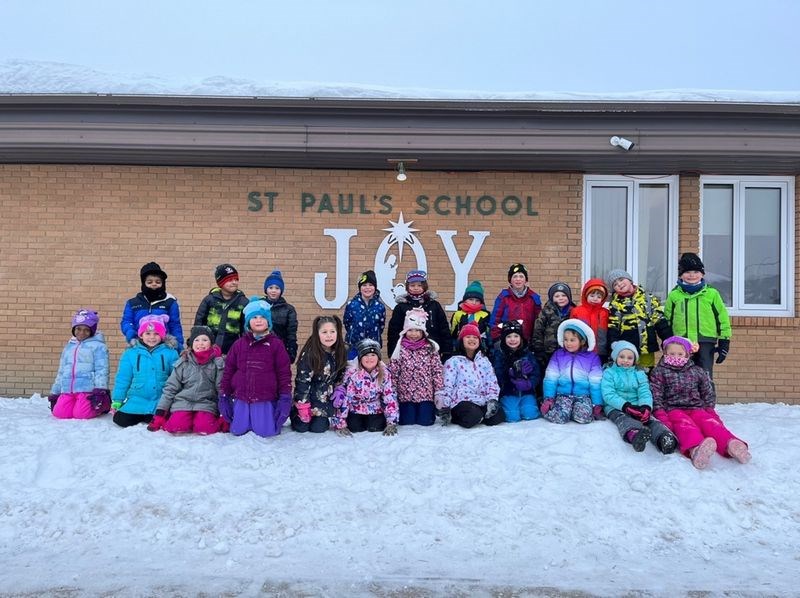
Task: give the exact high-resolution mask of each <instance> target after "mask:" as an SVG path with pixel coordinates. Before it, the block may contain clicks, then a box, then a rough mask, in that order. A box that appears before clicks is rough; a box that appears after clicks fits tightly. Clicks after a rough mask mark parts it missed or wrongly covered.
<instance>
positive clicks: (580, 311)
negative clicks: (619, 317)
mask: <svg viewBox="0 0 800 598" xmlns="http://www.w3.org/2000/svg"><path fill="white" fill-rule="evenodd" d="M606 299H608V288H607V287H606V283H604V282H603V280H602V279H600V278H590V279H589V280H587V281H586V284H584V285H583V289H581V304H580V305H578V306H577V307H574V308H572V312H571V313H570V317H571V318H577V319H579V320H581V321H582V322H586V323H587V324H588V325H589V328H591V329H592V332H594V339H595V343H594V352H595V353H597V354H598V355H599V356H600V361H601V362H605V361H606V359H607V357H608V351H609V349H608V341H607V336H608V309H606V308H605V307H603V303H604V302H605V300H606Z"/></svg>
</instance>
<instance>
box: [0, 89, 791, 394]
mask: <svg viewBox="0 0 800 598" xmlns="http://www.w3.org/2000/svg"><path fill="white" fill-rule="evenodd" d="M401 163H402V164H401ZM400 171H403V172H402V174H404V175H405V180H398V176H397V175H398V174H401V173H400ZM798 174H800V105H798V104H773V103H769V104H767V103H729V102H632V101H625V102H619V101H614V102H611V101H608V102H606V101H584V102H567V101H554V102H538V101H537V102H526V101H430V100H424V101H423V100H362V99H358V100H345V99H319V98H305V99H284V98H208V97H169V96H158V97H153V96H130V97H127V96H110V95H98V96H91V95H75V96H69V95H4V96H0V206H2V220H0V226H1V227H2V233H3V234H2V240H1V241H0V276H2V280H3V288H4V303H5V306H4V308H3V310H2V311H0V396H29V395H30V394H32V393H35V392H43V393H44V392H47V391H49V388H50V385H51V383H52V380H53V377H54V375H55V371H56V367H57V363H58V357H59V354H60V351H61V348H62V347H63V345H64V343H65V342H66V340H67V339H68V337H69V334H70V317H71V315H72V313H73V312H74V311H75V309H76V308H78V307H82V306H86V307H91V308H94V309H97V310H98V311H99V313H100V330H102V331H103V332H104V334H105V336H106V338H107V341H108V344H109V349H110V352H111V362H112V364H116V362H117V361H118V358H119V355H120V353H121V352H122V350H123V348H124V339H123V337H122V335H121V334H120V332H119V319H120V315H121V312H122V307H123V305H124V302H125V301H126V300H127V299H128V298H130V297H132V296H133V295H134V294H135V293H136V292H138V291H139V287H140V281H139V268H140V267H141V266H142V264H144V263H146V262H149V261H156V262H158V263H159V264H160V265H161V266H162V268H163V269H164V270H166V272H167V273H168V275H169V278H168V280H167V290H168V291H169V292H171V293H172V294H174V295H175V296H176V297H177V298H178V300H179V302H180V306H181V311H182V318H183V324H184V330H185V331H186V332H187V333H188V328H189V327H190V326H191V324H192V321H193V317H194V313H195V310H196V309H197V306H198V304H199V303H200V301H201V299H202V298H203V297H204V295H205V294H206V293H207V292H208V290H209V289H210V288H212V287H213V286H214V279H213V272H214V268H215V266H216V265H217V264H220V263H223V262H229V263H232V264H233V265H235V266H236V268H237V269H238V270H239V273H240V277H241V288H242V289H243V290H244V291H245V292H246V293H247V294H248V295H253V294H261V293H262V290H263V286H262V285H263V281H264V278H265V277H266V276H267V275H268V274H269V273H270V272H271V271H272V270H275V269H279V270H281V271H282V272H283V276H284V279H285V281H286V293H285V297H286V298H287V300H288V301H289V302H290V303H292V304H294V305H295V306H296V307H297V310H298V314H299V319H300V332H299V334H298V337H299V341H300V343H301V344H302V342H303V341H304V340H305V338H307V336H308V335H309V333H310V325H311V320H312V319H313V317H314V316H315V315H317V314H320V313H334V312H338V313H339V314H341V313H342V311H343V307H344V304H345V302H346V301H347V300H348V299H349V297H351V296H352V295H353V293H354V292H355V290H356V278H357V276H358V275H359V274H360V273H361V272H362V271H364V270H368V269H372V270H375V271H376V272H377V273H378V277H379V288H380V290H381V292H382V296H383V298H384V299H385V300H386V302H387V303H388V304H389V305H390V306H391V305H393V304H394V301H393V292H394V290H395V286H396V285H398V284H401V283H402V282H403V280H404V276H405V273H406V272H407V271H408V270H410V269H414V268H422V269H425V270H427V271H428V272H429V277H430V287H431V289H433V290H435V291H436V292H437V293H438V294H439V297H440V300H441V303H442V305H444V306H445V308H446V309H449V310H451V311H452V310H454V309H455V308H456V304H457V302H458V301H459V300H460V298H461V294H462V292H463V289H464V287H465V286H466V285H467V284H468V283H469V282H470V281H471V280H476V279H477V280H480V281H481V282H482V283H483V286H484V289H485V294H486V301H487V303H488V304H489V307H490V308H491V304H492V302H493V301H494V297H495V296H496V294H497V293H498V292H499V291H500V290H501V288H503V287H504V286H505V285H506V284H507V278H506V275H507V270H508V267H509V265H510V264H511V263H513V262H517V261H519V262H522V263H524V264H525V265H526V266H527V268H528V270H529V272H530V284H531V286H532V288H534V289H535V290H536V291H537V292H539V293H540V294H541V295H542V296H544V297H546V293H547V289H548V287H549V286H550V285H551V284H552V283H553V282H555V281H559V280H561V281H564V282H567V283H568V284H569V285H570V286H571V287H572V288H573V290H574V294H575V296H576V298H577V297H578V296H579V293H580V287H581V284H582V282H583V281H584V280H586V279H587V278H588V277H590V276H604V275H605V273H606V272H607V271H608V270H610V269H612V268H620V267H621V268H624V269H626V270H627V271H629V272H631V273H632V274H633V276H634V278H635V280H636V282H637V283H640V284H643V285H644V286H645V287H646V288H647V289H648V290H651V291H654V292H655V293H657V294H658V295H660V296H662V297H664V296H665V294H666V293H667V292H668V290H669V289H670V288H671V287H672V286H673V285H674V282H675V280H676V278H677V262H678V257H679V255H680V254H681V253H682V252H684V251H694V252H697V253H699V254H700V255H701V256H702V259H703V261H704V262H705V265H706V274H707V276H706V278H707V280H708V282H709V283H711V284H713V285H714V286H716V287H717V288H718V289H719V290H720V291H721V293H722V295H723V297H724V299H725V301H726V302H727V304H728V305H729V310H730V313H731V315H732V322H733V339H732V341H731V352H730V355H729V357H728V359H727V361H726V362H725V363H724V364H722V365H720V366H717V367H716V368H715V372H714V373H715V379H716V383H717V389H718V392H719V395H720V400H721V402H733V401H783V402H787V403H795V404H800V386H799V385H798V382H797V378H798V372H800V368H798V366H797V363H796V360H797V356H798V354H800V351H799V350H798V337H799V336H800V335H798V332H800V318H798V315H797V309H798V301H800V292H799V291H798V287H797V284H796V281H797V280H798V278H799V277H798V267H800V259H798V257H799V256H798V228H797V227H798V224H797V223H798V220H800V219H798V207H800V185H798ZM400 178H403V177H402V176H401V177H400ZM115 371H116V369H115V367H114V366H113V365H112V372H111V374H112V380H113V375H114V373H115Z"/></svg>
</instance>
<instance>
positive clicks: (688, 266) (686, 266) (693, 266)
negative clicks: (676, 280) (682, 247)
mask: <svg viewBox="0 0 800 598" xmlns="http://www.w3.org/2000/svg"><path fill="white" fill-rule="evenodd" d="M692 270H696V271H697V272H700V273H701V274H705V273H706V267H705V266H704V265H703V261H702V260H701V259H700V256H698V255H697V254H696V253H684V254H683V255H682V256H681V259H679V260H678V276H681V275H682V274H683V273H684V272H690V271H692Z"/></svg>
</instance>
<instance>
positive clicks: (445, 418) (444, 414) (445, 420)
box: [439, 407, 451, 426]
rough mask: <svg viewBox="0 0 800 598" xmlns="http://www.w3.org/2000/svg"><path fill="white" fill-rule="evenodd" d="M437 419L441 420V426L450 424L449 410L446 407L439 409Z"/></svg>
mask: <svg viewBox="0 0 800 598" xmlns="http://www.w3.org/2000/svg"><path fill="white" fill-rule="evenodd" d="M439 419H440V420H441V422H442V425H443V426H447V425H449V424H450V420H451V417H450V409H449V408H448V407H445V408H443V409H439Z"/></svg>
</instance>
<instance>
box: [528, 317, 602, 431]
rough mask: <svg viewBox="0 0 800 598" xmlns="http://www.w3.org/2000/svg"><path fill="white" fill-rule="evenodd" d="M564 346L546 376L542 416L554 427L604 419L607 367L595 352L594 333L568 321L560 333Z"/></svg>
mask: <svg viewBox="0 0 800 598" xmlns="http://www.w3.org/2000/svg"><path fill="white" fill-rule="evenodd" d="M556 336H557V338H558V344H559V346H560V347H561V348H560V349H559V350H558V351H556V352H555V353H553V357H552V359H551V360H550V363H549V364H547V371H546V372H545V374H544V383H543V385H542V387H543V391H544V400H543V401H542V406H541V408H540V410H541V412H542V417H544V418H545V419H546V420H547V421H549V422H553V423H554V424H565V423H567V422H568V421H569V420H572V421H574V422H577V423H579V424H588V423H590V422H591V421H592V420H593V419H602V418H603V417H604V415H603V399H602V396H601V394H600V382H601V380H602V379H603V368H602V366H601V365H600V358H599V357H598V356H597V353H594V352H593V350H594V343H595V341H594V332H592V329H591V328H589V326H588V325H586V324H584V323H583V322H581V321H580V320H576V319H574V318H573V319H569V320H564V321H563V322H561V324H560V325H559V327H558V331H557V332H556Z"/></svg>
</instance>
